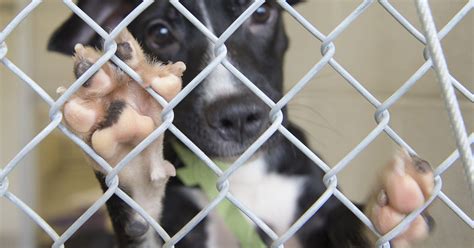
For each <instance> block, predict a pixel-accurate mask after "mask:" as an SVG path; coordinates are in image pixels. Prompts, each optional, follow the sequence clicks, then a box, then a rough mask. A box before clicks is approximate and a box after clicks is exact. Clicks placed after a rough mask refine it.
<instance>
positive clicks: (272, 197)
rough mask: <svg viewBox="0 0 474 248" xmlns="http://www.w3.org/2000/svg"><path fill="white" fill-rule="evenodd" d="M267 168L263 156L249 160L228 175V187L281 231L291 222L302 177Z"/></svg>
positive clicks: (281, 232) (273, 227) (251, 208)
mask: <svg viewBox="0 0 474 248" xmlns="http://www.w3.org/2000/svg"><path fill="white" fill-rule="evenodd" d="M266 168H267V165H266V164H265V161H264V159H263V158H257V159H255V160H253V161H250V162H248V163H247V164H245V165H244V166H242V167H241V168H240V169H239V170H237V171H236V172H235V174H234V175H233V176H232V177H231V178H230V185H231V186H230V187H231V188H230V191H231V193H233V194H234V195H235V197H237V198H238V199H239V200H240V201H242V203H243V204H244V205H245V206H247V207H248V208H250V210H252V212H254V213H255V214H256V215H257V216H258V217H260V218H261V219H262V220H264V221H265V222H266V223H267V224H269V225H270V227H271V228H272V229H273V230H274V231H275V232H276V233H277V234H279V235H280V234H283V233H284V232H285V231H287V230H288V228H289V227H290V225H291V224H293V221H294V218H295V214H296V210H297V202H298V197H299V195H300V194H301V188H302V184H303V179H302V178H299V177H290V176H283V175H279V174H276V173H268V172H266Z"/></svg>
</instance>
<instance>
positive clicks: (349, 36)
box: [0, 0, 474, 247]
mask: <svg viewBox="0 0 474 248" xmlns="http://www.w3.org/2000/svg"><path fill="white" fill-rule="evenodd" d="M27 2H28V1H25V0H20V1H14V0H0V28H3V27H4V26H5V25H6V24H7V23H8V21H10V20H11V19H12V18H13V16H14V15H15V14H16V13H18V12H19V10H20V9H21V8H22V7H23V6H25V5H26V3H27ZM360 2H361V1H352V0H310V1H307V2H306V3H304V4H301V5H300V6H298V7H297V9H298V10H299V11H300V12H301V13H302V14H303V15H304V16H305V17H306V18H307V19H308V20H309V21H310V22H311V23H313V24H314V25H315V26H316V27H317V28H318V29H319V30H320V31H322V32H323V33H325V34H328V33H329V32H330V31H331V30H333V29H334V28H335V27H336V26H337V25H338V24H339V23H340V22H341V21H342V20H343V19H344V18H345V17H346V16H347V15H348V14H349V13H350V12H351V11H352V10H354V9H355V8H356V6H357V5H358V4H359V3H360ZM391 2H393V3H394V5H395V7H396V8H397V9H399V10H400V12H401V13H402V14H403V15H405V16H406V17H407V18H408V19H409V20H410V21H411V22H412V23H413V24H415V26H416V27H419V25H418V19H417V17H416V10H415V8H414V5H413V1H412V0H394V1H391ZM430 2H431V4H432V7H433V12H434V17H435V20H436V24H437V27H438V28H441V27H442V26H444V25H445V24H446V23H447V22H448V21H449V20H450V18H451V17H452V16H453V15H454V14H455V13H457V11H459V10H460V9H461V8H462V6H464V5H465V4H466V2H467V1H465V0H432V1H430ZM69 14H70V11H69V10H68V9H67V8H66V7H64V6H63V4H62V2H61V1H44V2H43V3H42V4H41V5H40V6H39V7H38V8H37V9H36V10H35V11H34V12H33V13H32V14H31V15H30V16H29V17H28V18H27V19H26V20H25V21H24V22H23V23H22V24H21V25H20V26H19V27H18V28H17V29H16V30H15V31H14V32H13V34H12V35H11V36H10V37H9V38H8V39H7V44H8V47H9V53H8V58H9V59H10V60H12V61H13V62H14V63H15V64H17V65H18V67H20V68H21V69H22V70H23V71H25V72H26V73H27V74H28V75H29V76H30V77H31V78H33V79H34V80H35V81H36V82H38V83H39V84H40V85H41V86H42V87H43V88H44V89H45V90H46V91H47V92H48V93H49V94H50V95H51V96H53V97H55V98H56V94H55V90H56V88H57V87H58V86H61V85H65V86H67V85H69V84H70V83H71V82H73V75H72V70H71V68H72V63H71V62H72V61H71V59H70V58H68V57H66V56H62V55H58V54H54V53H49V52H47V51H46V43H47V40H48V37H49V36H50V34H51V32H52V31H53V29H54V28H55V27H57V26H58V25H59V24H60V23H61V22H62V21H63V20H64V19H65V18H66V17H67V16H68V15H69ZM473 14H474V13H473V12H472V11H471V13H470V14H469V15H468V16H467V17H466V18H465V19H464V20H463V21H462V22H461V23H460V24H459V25H458V26H457V27H456V28H454V30H453V31H452V32H451V33H450V34H449V35H448V36H447V37H446V38H445V39H444V40H443V46H444V49H445V53H446V57H447V60H448V63H449V68H450V70H451V72H452V74H453V75H454V76H455V77H456V78H457V79H458V80H459V81H460V82H462V83H463V84H464V85H465V86H466V87H467V88H468V89H470V90H471V92H472V91H473V90H474V74H473V69H474V50H473V48H474V34H473V27H474V19H473ZM285 18H286V21H287V31H288V35H289V37H290V40H291V44H290V50H289V52H288V54H287V57H286V66H285V82H286V87H285V88H286V89H287V90H288V89H290V87H291V86H292V85H294V84H295V83H296V82H297V81H298V80H299V79H300V78H302V77H303V75H304V74H305V73H306V72H307V71H308V70H309V69H310V68H311V67H312V66H313V65H314V64H315V63H317V62H318V61H319V60H320V59H321V57H322V56H321V54H320V45H321V43H320V42H319V41H318V40H317V39H315V38H314V37H312V36H311V35H310V34H309V33H308V32H307V31H305V30H304V29H303V28H302V27H301V26H300V25H299V24H298V23H296V21H294V20H293V19H292V18H291V17H290V16H289V15H288V14H286V16H285ZM335 45H336V54H335V58H336V60H337V61H338V62H339V63H340V64H342V65H343V66H344V67H345V68H346V69H347V70H348V71H349V72H350V73H351V74H352V75H353V76H354V77H355V78H356V79H357V80H359V81H360V82H361V83H362V84H363V85H364V86H365V87H366V88H367V89H368V90H369V91H370V92H371V93H372V94H373V95H374V96H375V97H377V98H378V99H379V100H380V101H384V100H385V99H387V98H388V97H389V96H390V95H391V94H392V93H393V92H394V91H395V90H396V89H397V88H399V87H400V86H401V85H402V84H403V83H404V82H405V81H406V80H407V79H408V78H409V77H410V76H411V75H412V74H413V73H414V72H415V71H416V70H417V69H418V68H419V67H420V66H421V65H422V64H423V62H424V60H423V56H422V52H423V46H422V45H421V44H420V43H419V42H418V41H417V40H416V39H414V38H413V37H412V36H411V35H410V34H409V33H408V32H407V31H406V30H404V29H403V28H402V27H401V26H400V25H399V24H398V23H397V22H396V21H395V20H394V19H393V18H392V17H391V16H390V15H389V14H388V13H387V12H386V11H385V10H384V9H383V8H382V7H381V6H380V5H379V4H373V5H372V6H371V7H370V8H369V9H368V10H367V11H366V12H365V13H364V14H362V16H361V17H360V18H358V19H357V20H356V21H355V22H354V23H353V24H351V26H350V27H349V28H348V29H347V30H346V31H344V33H343V34H342V35H341V36H340V37H339V38H338V39H337V40H336V41H335ZM459 100H460V103H461V108H462V111H463V114H464V118H465V122H466V125H467V129H468V133H471V132H473V128H474V106H473V104H472V103H471V102H469V100H468V99H466V98H464V97H463V96H461V95H459ZM374 111H375V110H374V108H373V107H372V106H371V105H370V104H369V103H368V102H367V101H366V100H364V99H363V98H362V96H360V95H359V94H358V93H357V92H356V91H355V90H354V89H353V88H352V87H351V86H349V84H348V83H347V82H345V80H344V79H343V78H342V77H341V76H340V75H338V74H337V73H336V72H334V70H332V69H331V68H330V67H326V68H325V69H324V70H323V71H322V72H321V73H319V74H318V76H317V77H316V78H314V79H313V80H312V82H311V83H310V84H309V85H308V86H307V87H306V88H305V89H304V90H303V91H302V92H301V93H300V94H299V95H298V96H297V97H296V98H295V99H294V100H292V101H291V102H290V104H289V113H290V118H291V119H292V120H293V121H294V122H296V123H297V124H298V125H300V126H302V127H303V128H304V130H306V133H307V135H308V137H309V138H310V144H311V146H312V148H313V149H314V150H317V151H318V152H319V153H320V154H322V155H323V157H324V158H325V160H326V161H327V162H328V164H329V165H331V166H333V165H335V164H336V163H337V162H338V161H339V160H340V159H342V158H343V156H345V155H346V154H347V153H348V152H349V151H350V150H351V149H353V148H354V147H355V146H356V145H357V144H358V143H359V142H360V141H361V140H362V139H363V138H364V137H365V136H366V135H367V134H368V133H369V132H370V131H371V130H372V129H373V128H374V127H375V126H376V124H375V121H374V120H373V113H374ZM390 113H391V121H390V123H391V127H392V128H393V129H394V130H395V131H396V132H397V133H399V134H400V136H401V137H402V138H403V139H405V140H406V141H407V142H408V143H409V144H410V145H411V146H412V147H413V148H414V149H415V150H416V151H417V152H418V153H419V154H420V155H421V156H422V157H423V158H425V159H426V160H428V161H430V163H431V164H432V165H433V166H437V165H439V164H440V163H441V162H442V161H443V160H444V159H445V158H446V157H447V156H448V155H449V154H451V152H452V151H453V150H454V149H455V144H454V140H453V138H452V136H451V133H450V130H449V122H448V119H447V114H446V112H445V110H444V106H443V102H442V99H441V96H440V93H439V90H438V85H437V83H436V81H435V75H434V73H432V72H429V73H428V74H427V75H426V76H425V77H423V79H422V80H421V81H420V82H418V83H417V84H416V85H415V86H414V87H413V89H412V90H411V91H410V92H409V93H408V94H406V95H405V96H404V97H402V99H401V100H400V101H399V102H397V103H396V104H395V105H394V106H393V108H392V109H391V111H390ZM48 121H49V118H48V108H47V105H46V104H45V103H44V102H42V100H41V99H40V98H39V97H37V96H36V95H35V94H34V93H33V92H32V91H31V90H30V89H29V88H28V87H26V86H25V85H24V84H23V83H22V82H21V81H20V80H18V79H17V78H16V77H15V76H14V75H13V74H12V73H11V72H9V71H8V70H6V69H5V68H4V67H3V66H2V65H0V168H3V167H4V166H5V165H6V164H7V163H8V161H10V160H11V159H12V158H13V157H14V156H15V154H16V153H17V152H18V151H19V150H20V149H21V148H22V147H23V146H24V145H25V144H26V143H27V142H28V141H29V140H30V139H31V138H32V137H34V135H35V134H37V133H38V132H39V131H40V130H41V129H42V128H44V127H45V126H46V125H47V123H48ZM395 150H396V145H395V144H394V142H393V141H391V140H390V138H388V137H387V136H386V135H381V136H380V137H379V138H377V139H376V140H375V141H374V142H373V143H372V144H371V145H369V147H368V148H367V149H366V150H365V151H363V152H362V153H361V154H360V155H359V156H357V158H356V159H355V160H354V161H352V162H351V163H350V164H349V166H348V167H347V168H346V169H344V170H343V172H342V173H341V174H340V175H339V177H338V178H339V180H338V181H339V183H340V185H341V186H342V188H343V190H344V192H345V193H346V194H347V195H348V196H349V197H350V198H351V199H352V200H354V201H363V200H364V199H365V197H366V196H367V194H368V192H370V190H371V187H372V186H373V182H374V180H375V178H376V176H377V174H376V171H377V170H378V169H379V168H380V167H381V166H383V165H384V164H385V163H386V162H387V161H388V160H389V159H390V157H391V156H392V155H393V153H394V151H395ZM443 179H444V183H443V191H444V192H445V193H446V194H447V195H448V196H450V197H451V199H452V200H453V201H455V202H456V203H457V204H458V205H459V206H460V207H461V208H463V209H464V210H465V212H466V213H467V214H468V215H470V216H471V217H472V216H474V206H473V203H472V199H470V198H469V192H468V187H467V184H466V183H465V180H464V175H463V171H462V166H461V164H460V163H456V164H455V165H454V166H452V167H451V168H450V169H449V170H448V171H447V172H446V173H445V174H444V176H443ZM9 181H10V184H11V186H10V189H11V191H12V192H13V193H15V194H16V195H17V196H19V197H20V198H21V199H22V200H24V201H25V202H26V203H28V204H29V205H30V206H33V209H34V210H36V211H38V213H40V215H41V216H43V217H44V218H46V219H50V220H58V219H59V221H58V222H55V228H57V230H62V228H64V227H67V225H66V226H64V223H63V222H61V218H63V217H64V218H66V219H67V216H70V215H71V214H73V215H74V214H75V215H74V216H76V215H77V214H80V213H82V212H81V211H83V208H84V207H88V206H90V204H91V203H92V202H93V201H94V200H96V199H97V198H98V197H99V196H100V194H101V191H100V190H99V187H98V184H97V183H96V181H95V178H94V176H93V173H92V172H91V170H90V167H89V166H88V165H87V164H86V163H85V161H84V159H83V156H82V154H81V153H80V152H79V149H78V148H77V147H75V145H74V144H72V142H70V141H69V140H67V139H66V138H64V137H63V135H62V134H61V133H60V132H59V131H55V132H53V134H52V135H50V136H48V138H46V139H45V141H44V142H42V143H41V145H40V146H38V147H37V148H36V149H35V151H34V153H32V154H31V155H29V156H28V157H27V158H26V159H25V160H24V161H23V162H22V163H21V164H20V165H19V166H18V168H17V169H15V171H14V172H13V174H12V175H11V176H9ZM81 209H82V210H81ZM431 211H432V212H433V215H434V217H435V219H436V221H437V228H436V229H435V232H434V235H433V237H432V238H430V240H429V241H428V242H427V243H426V244H424V245H421V246H420V247H472V244H474V235H473V231H472V229H470V228H469V227H468V226H467V225H466V224H465V223H464V222H462V221H461V220H460V219H459V218H458V217H457V216H456V215H455V214H454V213H453V212H452V211H451V210H450V209H449V208H447V207H446V206H445V205H444V203H442V202H441V201H439V200H436V201H435V203H434V204H433V207H432V208H431ZM23 216H24V214H23V213H22V212H21V211H19V210H18V209H16V208H14V207H12V205H11V204H10V203H9V202H8V201H6V200H4V199H0V247H35V246H37V245H34V244H36V243H37V240H38V239H43V238H44V234H42V233H41V232H40V231H39V230H38V228H37V227H35V226H34V225H33V222H31V221H29V220H28V219H25V218H23Z"/></svg>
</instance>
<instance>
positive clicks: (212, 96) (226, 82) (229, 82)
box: [204, 65, 239, 102]
mask: <svg viewBox="0 0 474 248" xmlns="http://www.w3.org/2000/svg"><path fill="white" fill-rule="evenodd" d="M237 84H238V82H236V78H235V77H233V76H232V74H231V73H230V72H229V71H228V70H227V69H226V68H225V67H224V66H223V65H218V66H217V67H216V68H215V69H214V71H213V72H212V73H211V74H209V76H208V77H207V79H206V81H205V82H204V99H205V100H206V101H207V102H212V101H214V100H216V99H219V98H221V97H223V96H230V95H234V94H236V93H238V92H239V89H238V87H237Z"/></svg>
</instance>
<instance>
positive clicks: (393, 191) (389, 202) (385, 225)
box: [366, 150, 434, 248]
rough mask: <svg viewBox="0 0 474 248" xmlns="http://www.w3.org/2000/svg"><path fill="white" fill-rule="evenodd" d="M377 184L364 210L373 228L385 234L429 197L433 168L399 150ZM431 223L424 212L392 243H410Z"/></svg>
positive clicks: (399, 246) (399, 247)
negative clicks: (376, 189) (378, 184)
mask: <svg viewBox="0 0 474 248" xmlns="http://www.w3.org/2000/svg"><path fill="white" fill-rule="evenodd" d="M380 185H381V187H380V190H379V191H378V192H375V193H374V194H373V196H372V197H371V200H370V201H369V203H368V205H367V211H366V212H367V215H368V216H369V218H370V219H371V221H372V222H373V223H374V225H375V228H376V229H377V230H378V231H379V232H380V233H381V234H385V233H387V232H389V231H390V230H391V229H392V228H394V227H395V226H396V225H397V224H399V223H400V222H401V220H402V219H403V218H404V217H405V216H406V215H407V214H409V213H410V212H412V211H414V210H415V209H417V208H419V207H421V206H422V205H423V204H424V202H425V201H426V200H427V199H428V197H429V196H430V194H431V192H432V190H433V187H434V177H433V170H432V168H431V166H430V165H429V163H428V162H426V161H425V160H423V159H421V158H419V157H417V156H416V155H411V154H409V153H408V152H407V151H406V150H400V151H399V152H398V153H397V154H396V155H395V157H394V158H393V159H392V161H391V162H390V163H389V164H388V166H386V167H385V169H384V170H383V172H382V175H381V183H380ZM433 225H434V221H433V219H432V218H431V217H430V216H429V215H428V214H427V213H423V214H422V216H418V217H417V218H416V219H415V220H414V221H413V222H412V223H411V225H410V226H409V227H408V228H407V229H406V230H405V231H404V232H403V233H402V234H400V235H399V236H397V237H396V238H395V239H393V240H392V241H391V244H392V247H396V248H402V247H403V248H405V247H410V246H411V245H412V244H414V243H416V242H419V241H422V240H424V239H426V238H427V237H428V235H429V233H430V231H431V229H432V228H433Z"/></svg>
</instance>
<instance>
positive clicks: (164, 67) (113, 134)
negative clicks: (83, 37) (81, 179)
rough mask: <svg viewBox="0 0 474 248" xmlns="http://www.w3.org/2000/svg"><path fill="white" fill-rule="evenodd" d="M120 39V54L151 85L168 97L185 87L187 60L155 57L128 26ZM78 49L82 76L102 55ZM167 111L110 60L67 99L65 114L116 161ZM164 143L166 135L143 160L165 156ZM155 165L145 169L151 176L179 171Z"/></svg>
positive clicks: (77, 63)
mask: <svg viewBox="0 0 474 248" xmlns="http://www.w3.org/2000/svg"><path fill="white" fill-rule="evenodd" d="M116 42H117V54H116V55H117V56H118V57H119V58H121V59H122V60H123V61H124V62H125V63H126V64H127V65H128V66H129V67H131V68H132V69H133V70H135V71H136V72H137V73H138V74H139V75H140V76H141V77H142V79H143V81H144V84H145V85H144V86H145V87H146V86H151V87H152V88H153V89H154V90H155V91H156V92H157V93H158V94H160V95H161V96H163V97H164V98H165V99H167V100H171V99H172V98H173V97H174V96H175V95H176V94H177V93H178V92H179V91H180V89H181V76H182V73H183V71H184V70H185V66H184V63H182V62H177V63H174V64H171V63H170V64H161V63H154V62H150V61H149V60H148V59H147V58H146V57H145V55H144V53H143V51H142V49H141V48H140V46H139V44H138V43H137V41H135V39H134V38H133V37H132V35H131V34H130V33H129V32H128V31H124V32H122V33H121V34H120V35H119V36H118V38H117V39H116ZM74 50H75V55H74V74H75V75H76V77H80V76H81V75H82V74H84V73H85V72H86V71H87V70H88V69H89V68H90V67H91V66H92V65H93V64H94V63H95V62H96V61H97V60H98V59H99V58H100V56H101V54H100V53H99V52H98V51H97V50H95V49H93V48H90V47H84V46H83V45H81V44H77V45H76V46H75V48H74ZM59 91H61V90H59ZM161 110H162V107H161V105H160V104H159V103H158V102H156V101H155V100H154V99H153V98H152V97H151V96H150V95H149V94H148V93H147V92H146V91H145V89H144V88H143V87H142V86H140V85H139V84H138V83H136V82H135V81H134V80H133V79H131V78H130V77H129V76H128V75H127V74H126V73H124V72H123V71H122V70H120V69H119V68H118V67H117V66H116V65H114V64H112V63H111V62H108V63H106V64H104V65H103V66H102V67H101V69H99V70H98V71H97V72H96V73H95V74H94V75H93V76H92V77H91V78H90V79H88V81H87V82H85V83H84V84H83V85H82V87H81V88H80V89H79V90H78V91H77V92H76V93H75V94H74V95H73V96H72V97H71V98H70V99H69V100H68V101H67V102H66V103H65V105H64V108H63V114H64V121H65V123H66V125H67V126H68V127H70V129H71V130H72V131H73V132H74V133H76V134H77V135H78V136H79V137H81V138H82V139H83V140H84V141H85V142H86V143H88V144H89V145H91V147H92V148H93V149H94V150H95V151H96V152H97V153H98V154H99V155H100V156H101V157H103V158H104V159H105V160H106V161H107V162H109V163H110V164H111V165H112V166H114V165H115V164H116V163H117V162H119V161H120V159H122V158H123V157H124V156H125V155H126V154H127V153H128V152H129V151H130V150H132V149H133V148H134V147H135V146H136V145H137V144H139V143H140V142H141V141H142V140H143V139H145V138H146V137H147V136H148V135H149V134H150V133H151V132H153V131H154V130H155V128H157V127H158V126H159V125H160V124H161V117H160V114H161ZM161 145H162V137H161V138H159V139H158V140H157V142H154V144H153V145H152V146H151V147H149V148H147V149H151V148H152V149H157V150H156V151H154V152H152V153H147V152H142V154H141V155H139V158H137V159H139V160H140V159H141V163H152V162H150V161H152V160H157V159H158V160H162V158H156V156H157V155H155V154H158V156H159V157H160V156H161V148H162V147H161ZM132 163H133V161H132ZM149 166H150V167H149V168H147V169H146V170H144V171H143V173H148V178H149V179H151V180H155V179H158V178H167V177H169V176H172V175H174V173H175V171H174V168H173V166H171V164H170V163H164V162H163V163H161V165H157V166H154V165H153V164H150V165H149ZM95 169H99V168H95ZM141 169H143V168H141ZM121 179H122V178H121ZM121 181H122V180H121Z"/></svg>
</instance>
